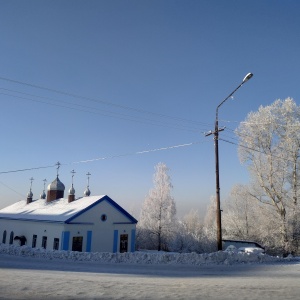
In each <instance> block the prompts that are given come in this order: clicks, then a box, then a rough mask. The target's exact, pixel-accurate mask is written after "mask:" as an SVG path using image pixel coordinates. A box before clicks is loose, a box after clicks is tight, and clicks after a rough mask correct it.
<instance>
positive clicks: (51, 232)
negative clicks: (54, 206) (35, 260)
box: [0, 220, 63, 249]
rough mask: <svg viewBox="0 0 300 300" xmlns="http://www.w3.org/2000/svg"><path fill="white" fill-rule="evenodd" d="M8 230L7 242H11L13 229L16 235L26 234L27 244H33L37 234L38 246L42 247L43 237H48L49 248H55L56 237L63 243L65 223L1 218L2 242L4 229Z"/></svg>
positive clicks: (0, 233) (0, 239) (0, 235)
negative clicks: (62, 234) (33, 238)
mask: <svg viewBox="0 0 300 300" xmlns="http://www.w3.org/2000/svg"><path fill="white" fill-rule="evenodd" d="M4 230H6V232H7V235H6V244H8V243H9V237H10V233H11V231H13V232H14V236H20V235H24V236H25V237H26V239H27V243H26V245H28V246H30V247H31V246H32V237H33V235H34V234H36V235H37V242H36V247H37V248H40V247H42V237H43V236H46V237H47V249H53V241H54V238H59V242H60V243H61V232H62V230H63V224H56V223H44V222H43V223H42V222H30V221H26V222H24V221H18V220H0V241H1V242H2V236H3V231H4Z"/></svg>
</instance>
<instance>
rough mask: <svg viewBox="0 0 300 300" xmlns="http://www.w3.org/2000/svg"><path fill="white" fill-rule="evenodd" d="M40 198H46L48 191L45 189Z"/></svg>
mask: <svg viewBox="0 0 300 300" xmlns="http://www.w3.org/2000/svg"><path fill="white" fill-rule="evenodd" d="M40 198H41V199H46V193H45V191H43V192H42V193H41V195H40Z"/></svg>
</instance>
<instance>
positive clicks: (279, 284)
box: [0, 254, 300, 300]
mask: <svg viewBox="0 0 300 300" xmlns="http://www.w3.org/2000/svg"><path fill="white" fill-rule="evenodd" d="M0 272H1V274H0V276H1V283H0V299H34V300H35V299H231V300H232V299H300V264H296V263H293V264H259V265H232V266H226V265H211V266H182V265H132V264H130V265H129V264H97V263H95V262H71V261H53V260H52V261H49V260H42V259H36V258H28V257H16V256H10V255H3V254H1V255H0Z"/></svg>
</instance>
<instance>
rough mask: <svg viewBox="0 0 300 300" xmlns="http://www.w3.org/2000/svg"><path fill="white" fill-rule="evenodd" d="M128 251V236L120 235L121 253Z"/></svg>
mask: <svg viewBox="0 0 300 300" xmlns="http://www.w3.org/2000/svg"><path fill="white" fill-rule="evenodd" d="M127 250H128V234H121V235H120V253H123V252H127Z"/></svg>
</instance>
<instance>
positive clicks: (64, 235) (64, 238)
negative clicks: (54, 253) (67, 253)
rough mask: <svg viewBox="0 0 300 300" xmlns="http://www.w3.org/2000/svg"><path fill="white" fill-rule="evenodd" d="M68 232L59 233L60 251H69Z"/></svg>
mask: <svg viewBox="0 0 300 300" xmlns="http://www.w3.org/2000/svg"><path fill="white" fill-rule="evenodd" d="M69 241H70V231H63V232H62V233H61V250H69Z"/></svg>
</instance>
